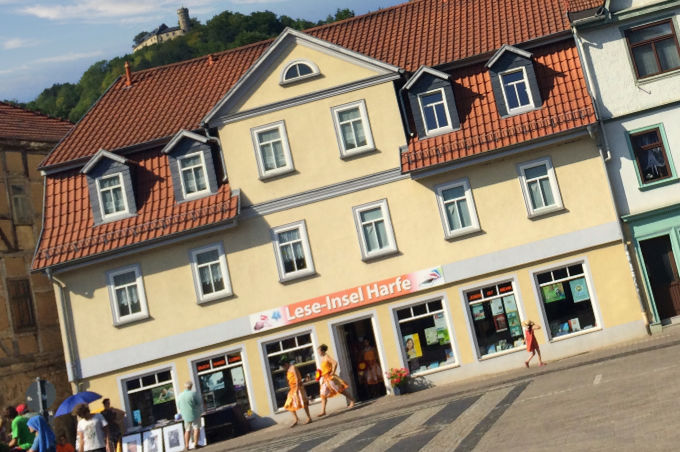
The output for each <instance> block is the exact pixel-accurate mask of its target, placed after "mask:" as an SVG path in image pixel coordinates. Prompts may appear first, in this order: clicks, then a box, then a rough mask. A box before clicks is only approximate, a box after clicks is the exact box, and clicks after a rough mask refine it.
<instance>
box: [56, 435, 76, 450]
mask: <svg viewBox="0 0 680 452" xmlns="http://www.w3.org/2000/svg"><path fill="white" fill-rule="evenodd" d="M57 452H75V449H74V448H73V444H69V443H68V442H66V435H61V436H60V437H59V441H57Z"/></svg>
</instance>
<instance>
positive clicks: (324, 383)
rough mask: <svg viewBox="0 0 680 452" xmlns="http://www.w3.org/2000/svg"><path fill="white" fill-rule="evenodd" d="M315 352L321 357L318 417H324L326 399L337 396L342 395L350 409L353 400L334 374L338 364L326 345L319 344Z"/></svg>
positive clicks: (345, 385) (345, 384)
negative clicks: (319, 409)
mask: <svg viewBox="0 0 680 452" xmlns="http://www.w3.org/2000/svg"><path fill="white" fill-rule="evenodd" d="M317 352H318V353H319V356H321V387H320V388H319V396H320V397H321V413H319V416H325V415H326V402H327V401H328V398H329V397H335V396H336V395H338V394H342V395H344V396H345V399H347V403H348V407H349V408H352V407H353V406H354V399H353V398H352V396H351V395H349V394H347V392H346V391H347V388H348V387H349V386H348V385H347V383H345V382H344V381H342V379H341V378H340V377H338V376H337V375H336V374H335V371H336V370H337V368H338V362H337V361H336V360H334V359H333V358H331V356H330V355H329V354H328V346H327V345H326V344H321V345H320V346H319V348H318V349H317Z"/></svg>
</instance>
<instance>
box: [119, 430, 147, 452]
mask: <svg viewBox="0 0 680 452" xmlns="http://www.w3.org/2000/svg"><path fill="white" fill-rule="evenodd" d="M122 443H123V452H142V435H140V434H139V433H133V434H131V435H125V436H123V439H122Z"/></svg>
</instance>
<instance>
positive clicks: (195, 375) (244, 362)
mask: <svg viewBox="0 0 680 452" xmlns="http://www.w3.org/2000/svg"><path fill="white" fill-rule="evenodd" d="M237 353H238V354H239V355H240V356H241V361H240V362H238V363H236V364H229V361H228V359H229V355H235V354H237ZM220 357H224V358H225V361H226V364H225V365H224V366H219V367H213V364H212V360H213V359H217V358H220ZM201 361H210V369H209V370H203V371H199V370H197V369H196V365H197V364H198V363H199V362H201ZM187 364H188V366H189V369H190V370H191V380H192V381H193V383H194V388H195V389H196V393H197V394H199V395H202V394H201V380H200V378H199V377H200V376H201V375H204V374H207V373H212V372H215V371H218V370H223V369H230V368H233V367H238V366H241V367H243V378H244V380H245V384H246V393H247V394H248V405H250V410H251V411H256V409H255V401H254V399H253V394H252V391H251V389H252V387H253V385H252V382H251V380H250V374H249V373H248V370H249V367H248V359H247V355H246V350H245V346H243V345H239V346H235V347H233V348H229V349H225V350H224V351H221V352H217V353H215V352H211V353H207V354H203V355H199V356H192V357H190V358H187ZM237 403H238V402H237ZM204 409H205V410H206V411H207V410H209V409H210V408H208V407H207V406H206V404H205V402H204Z"/></svg>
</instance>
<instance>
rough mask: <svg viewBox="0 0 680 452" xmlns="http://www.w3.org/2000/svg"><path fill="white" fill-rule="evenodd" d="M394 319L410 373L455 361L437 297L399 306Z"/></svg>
mask: <svg viewBox="0 0 680 452" xmlns="http://www.w3.org/2000/svg"><path fill="white" fill-rule="evenodd" d="M397 321H398V326H399V334H400V335H401V339H402V346H403V347H404V354H405V356H406V359H407V360H408V367H409V369H410V371H411V373H414V372H423V371H425V370H428V369H436V368H438V367H440V366H446V365H448V364H455V362H456V360H455V357H454V355H453V347H452V344H451V337H450V334H449V329H448V327H447V326H446V318H445V317H444V309H443V307H442V302H441V300H435V301H429V302H426V303H420V304H416V305H413V306H409V307H408V308H404V309H399V310H398V311H397Z"/></svg>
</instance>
